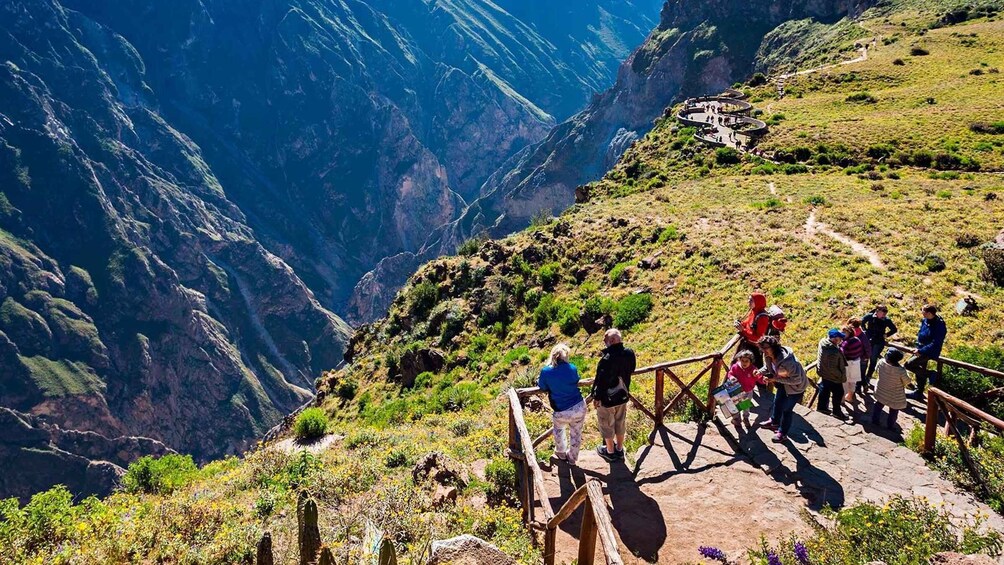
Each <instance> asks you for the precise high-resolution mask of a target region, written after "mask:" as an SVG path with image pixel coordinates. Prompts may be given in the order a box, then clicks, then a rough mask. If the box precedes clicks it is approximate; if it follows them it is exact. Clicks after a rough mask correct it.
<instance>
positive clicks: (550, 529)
mask: <svg viewBox="0 0 1004 565" xmlns="http://www.w3.org/2000/svg"><path fill="white" fill-rule="evenodd" d="M583 504H585V505H586V511H585V512H584V513H583V516H582V529H581V532H580V535H579V552H578V562H579V563H580V564H581V565H592V564H593V563H594V561H595V553H596V539H597V538H599V541H600V548H601V549H602V550H603V559H604V561H605V562H606V564H607V565H623V563H624V561H623V560H621V556H620V551H619V550H618V547H617V537H616V536H615V535H614V528H613V522H612V520H611V519H610V512H609V511H608V510H607V503H606V500H604V499H603V488H602V487H601V486H600V482H599V481H597V480H596V479H589V480H588V481H586V484H584V485H582V486H581V487H579V488H577V489H576V490H575V492H573V493H572V495H571V496H569V497H568V500H566V501H565V504H563V505H562V506H561V508H559V509H558V511H557V512H556V513H555V515H554V517H553V518H551V519H550V520H549V521H548V522H547V529H546V533H545V539H544V565H554V553H555V551H554V550H555V547H554V544H555V541H556V535H557V531H558V528H559V527H560V526H561V524H562V523H564V522H565V520H567V519H568V518H570V517H571V515H572V514H574V513H575V511H576V510H578V508H579V507H580V506H582V505H583Z"/></svg>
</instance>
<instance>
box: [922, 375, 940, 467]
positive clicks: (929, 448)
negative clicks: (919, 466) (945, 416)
mask: <svg viewBox="0 0 1004 565" xmlns="http://www.w3.org/2000/svg"><path fill="white" fill-rule="evenodd" d="M936 390H937V389H933V388H932V389H929V390H928V391H927V418H926V419H925V420H924V455H927V456H930V455H933V454H934V444H935V442H936V441H937V439H938V399H937V393H936V392H935V391H936Z"/></svg>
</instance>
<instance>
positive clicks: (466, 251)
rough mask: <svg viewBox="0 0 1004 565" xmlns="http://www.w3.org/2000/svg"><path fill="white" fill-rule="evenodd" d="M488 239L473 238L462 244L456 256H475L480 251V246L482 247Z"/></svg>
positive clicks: (481, 237)
mask: <svg viewBox="0 0 1004 565" xmlns="http://www.w3.org/2000/svg"><path fill="white" fill-rule="evenodd" d="M487 239H488V238H486V237H483V236H474V237H472V238H470V239H468V240H466V241H464V242H463V243H461V244H460V247H458V248H457V255H462V256H464V257H471V256H473V255H475V254H477V252H478V251H480V250H481V246H482V245H484V243H485V241H487Z"/></svg>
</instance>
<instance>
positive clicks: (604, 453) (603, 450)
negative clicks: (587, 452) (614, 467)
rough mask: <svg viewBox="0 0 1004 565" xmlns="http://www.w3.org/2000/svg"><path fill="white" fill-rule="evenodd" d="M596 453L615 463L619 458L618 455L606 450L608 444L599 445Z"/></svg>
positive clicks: (606, 460)
mask: <svg viewBox="0 0 1004 565" xmlns="http://www.w3.org/2000/svg"><path fill="white" fill-rule="evenodd" d="M596 455H598V456H599V457H601V458H602V459H603V461H605V462H606V463H613V462H614V461H616V460H617V457H616V456H615V455H613V454H611V453H609V452H607V451H606V446H597V447H596Z"/></svg>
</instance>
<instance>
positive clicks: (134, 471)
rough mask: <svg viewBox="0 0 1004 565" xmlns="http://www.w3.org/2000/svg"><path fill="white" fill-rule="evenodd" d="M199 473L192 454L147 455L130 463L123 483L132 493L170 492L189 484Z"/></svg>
mask: <svg viewBox="0 0 1004 565" xmlns="http://www.w3.org/2000/svg"><path fill="white" fill-rule="evenodd" d="M197 473H198V467H196V466H195V462H194V461H192V456H191V455H178V454H174V453H172V454H168V455H165V456H163V457H152V456H150V455H147V456H145V457H140V458H139V459H137V460H136V461H135V462H133V463H132V464H131V465H129V469H128V470H126V473H125V476H123V477H122V485H123V486H124V487H125V489H126V491H128V492H131V493H147V494H170V493H172V492H174V491H175V490H177V489H179V488H181V487H183V486H185V485H187V484H188V483H189V482H190V481H191V480H192V479H194V478H195V475H196V474H197Z"/></svg>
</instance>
